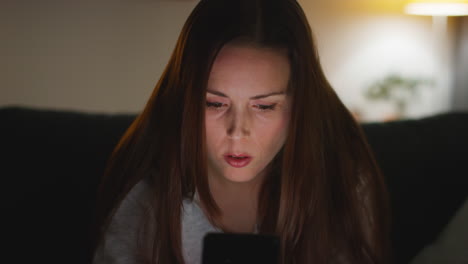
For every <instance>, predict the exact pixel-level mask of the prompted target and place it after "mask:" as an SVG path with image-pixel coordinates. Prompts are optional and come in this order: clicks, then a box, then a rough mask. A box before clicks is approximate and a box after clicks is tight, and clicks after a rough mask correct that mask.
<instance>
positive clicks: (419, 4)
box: [405, 0, 468, 16]
mask: <svg viewBox="0 0 468 264" xmlns="http://www.w3.org/2000/svg"><path fill="white" fill-rule="evenodd" d="M405 12H406V13H407V14H411V15H422V16H466V15H468V1H467V0H446V1H444V0H411V1H408V3H407V4H406V6H405Z"/></svg>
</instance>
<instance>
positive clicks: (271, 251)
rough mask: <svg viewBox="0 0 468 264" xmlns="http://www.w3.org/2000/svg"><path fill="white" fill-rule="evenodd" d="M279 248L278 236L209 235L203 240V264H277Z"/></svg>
mask: <svg viewBox="0 0 468 264" xmlns="http://www.w3.org/2000/svg"><path fill="white" fill-rule="evenodd" d="M279 246H280V241H279V238H278V237H277V236H269V235H258V234H228V233H209V234H207V235H205V238H204V239H203V252H202V264H250V263H255V264H259V263H271V264H277V263H278V262H279V261H278V260H279V250H280V247H279Z"/></svg>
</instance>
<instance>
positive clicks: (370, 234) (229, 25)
mask: <svg viewBox="0 0 468 264" xmlns="http://www.w3.org/2000/svg"><path fill="white" fill-rule="evenodd" d="M238 39H242V40H243V41H244V42H248V43H250V44H252V45H255V46H258V47H270V48H286V49H287V50H288V56H289V60H290V65H291V76H290V93H291V95H292V111H291V119H290V120H291V121H290V125H289V131H288V137H287V139H286V142H285V145H284V146H283V148H282V149H281V150H280V151H279V153H278V154H277V155H276V156H275V158H274V160H273V161H272V163H271V164H270V165H271V168H272V169H271V170H270V174H269V175H268V177H266V180H265V181H264V182H263V185H262V187H261V191H260V193H259V205H258V208H259V209H258V217H259V219H258V228H259V232H260V233H263V234H275V235H278V236H279V237H280V239H281V242H282V243H281V245H282V251H281V256H282V258H281V263H328V262H329V261H330V260H331V259H332V258H334V257H337V256H339V257H342V258H346V259H347V260H348V261H349V263H386V262H387V260H388V257H389V250H388V249H389V241H388V232H389V231H388V227H389V223H388V222H387V221H388V218H389V217H388V204H387V203H388V199H387V193H386V189H385V185H384V179H383V176H382V174H381V172H380V170H379V168H378V166H377V164H376V162H375V160H374V158H373V155H372V153H371V150H370V148H369V146H368V143H367V141H366V139H365V137H364V134H363V132H362V130H361V128H360V126H359V124H357V123H356V121H355V120H354V119H353V117H352V116H351V114H350V113H349V111H348V110H347V109H346V107H345V106H344V105H343V104H342V102H341V101H340V100H339V98H338V96H337V95H336V93H335V92H334V90H333V89H332V87H331V86H330V84H329V83H328V81H327V80H326V78H325V76H324V73H323V71H322V69H321V66H320V62H319V57H318V55H317V51H316V49H315V47H314V42H313V39H312V33H311V30H310V27H309V25H308V22H307V19H306V17H305V15H304V13H303V11H302V9H301V7H300V6H299V4H298V3H297V2H296V1H294V0H201V1H200V2H199V4H198V5H197V6H196V7H195V9H194V10H193V12H192V13H191V15H190V16H189V18H188V19H187V21H186V23H185V25H184V27H183V29H182V32H181V34H180V37H179V39H178V42H177V44H176V47H175V50H174V52H173V54H172V57H171V59H170V61H169V63H168V65H167V67H166V69H165V71H164V73H163V74H162V76H161V78H160V80H159V82H158V84H157V85H156V87H155V89H154V91H153V94H152V95H151V97H150V99H149V101H148V102H147V104H146V107H145V108H144V110H143V111H142V113H141V114H140V115H139V116H138V117H137V118H136V119H135V121H134V122H133V123H132V124H131V126H130V127H129V128H128V130H127V131H126V133H125V134H124V136H123V137H122V138H121V140H120V142H119V143H118V145H117V146H116V148H115V150H114V152H113V153H112V155H111V157H110V159H109V163H108V166H107V169H106V172H105V175H104V177H103V180H102V183H101V187H100V191H99V200H98V215H97V227H98V229H97V231H96V244H95V246H96V245H98V243H99V241H101V240H102V239H103V236H104V234H105V230H106V228H107V227H108V225H109V223H110V220H111V219H112V217H113V214H114V212H115V210H116V208H117V207H118V206H119V204H120V203H121V201H122V200H123V198H124V197H125V196H126V194H127V193H128V192H129V190H130V189H131V188H132V187H133V186H134V185H135V184H136V183H137V182H139V181H140V180H142V179H143V178H144V177H148V179H149V180H150V182H151V186H152V187H151V188H152V192H153V193H152V197H151V204H152V205H153V206H152V209H151V211H149V214H148V219H149V218H151V217H152V218H153V219H155V221H146V222H145V225H144V226H145V230H147V231H148V230H151V232H142V233H141V234H145V236H146V237H145V239H142V241H146V244H145V247H141V248H142V256H143V257H144V262H145V263H164V264H165V263H184V260H183V257H182V246H181V225H180V222H181V221H180V220H181V211H180V208H181V206H182V201H183V200H184V199H187V198H188V199H193V196H194V193H195V190H196V191H197V193H199V197H200V200H201V202H202V203H203V205H204V207H205V209H206V212H207V217H208V218H209V219H210V221H212V223H217V221H218V220H219V217H220V210H219V208H218V206H217V205H216V202H215V201H214V199H213V197H212V196H211V193H210V189H209V187H208V180H207V162H206V147H205V131H204V115H205V94H206V90H205V89H206V84H207V81H208V77H209V73H210V70H211V66H212V64H213V61H214V59H215V57H216V55H217V53H218V52H219V50H220V49H221V48H222V47H223V45H225V44H226V43H228V42H230V41H233V40H238Z"/></svg>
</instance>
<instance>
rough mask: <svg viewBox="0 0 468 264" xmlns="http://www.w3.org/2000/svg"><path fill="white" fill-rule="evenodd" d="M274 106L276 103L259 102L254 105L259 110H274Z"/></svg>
mask: <svg viewBox="0 0 468 264" xmlns="http://www.w3.org/2000/svg"><path fill="white" fill-rule="evenodd" d="M275 106H276V104H271V105H261V104H258V105H254V107H255V108H258V109H259V110H261V111H268V110H274V109H275Z"/></svg>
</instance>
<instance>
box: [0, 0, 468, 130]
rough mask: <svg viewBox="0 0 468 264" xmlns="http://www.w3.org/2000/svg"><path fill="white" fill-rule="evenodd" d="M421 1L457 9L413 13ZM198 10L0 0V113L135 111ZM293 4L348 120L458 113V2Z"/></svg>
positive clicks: (461, 101)
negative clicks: (12, 109)
mask: <svg viewBox="0 0 468 264" xmlns="http://www.w3.org/2000/svg"><path fill="white" fill-rule="evenodd" d="M421 2H431V4H438V3H435V2H455V3H456V4H457V5H452V6H451V7H452V10H450V9H449V10H447V11H446V12H445V9H443V8H441V7H440V6H437V7H436V9H434V10H432V9H430V8H428V7H427V6H425V7H424V6H422V7H423V9H419V10H418V9H417V8H416V9H414V7H415V6H414V5H415V4H419V5H423V4H425V3H421ZM197 3H198V0H165V1H163V0H115V1H109V0H94V1H87V0H82V1H76V0H60V1H59V0H41V1H35V0H2V1H1V2H0V38H1V41H0V58H1V59H0V107H5V106H13V105H15V106H29V107H37V108H48V109H51V108H52V109H62V110H76V111H82V112H102V113H135V112H139V111H141V110H142V108H143V107H144V105H145V104H146V101H147V99H148V98H149V96H150V94H151V92H152V90H153V88H154V86H155V84H156V83H157V81H158V79H159V77H160V75H161V73H162V71H163V69H164V67H165V65H166V64H167V62H168V60H169V57H170V55H171V52H172V50H173V47H174V45H175V42H176V40H177V37H178V34H179V32H180V30H181V28H182V26H183V23H184V22H185V20H186V18H187V17H188V15H189V13H190V12H191V10H192V9H193V8H194V6H195V5H196V4H197ZM299 3H300V4H301V6H302V7H303V9H304V11H305V13H306V15H307V17H308V19H309V22H310V25H311V27H312V30H313V33H314V36H315V39H316V44H317V46H318V50H319V54H320V56H321V62H322V66H323V68H324V70H325V74H326V75H327V77H328V79H329V81H330V83H331V84H332V86H333V87H334V88H335V90H336V91H337V93H338V95H339V96H340V98H341V99H342V101H343V102H344V103H345V104H346V105H347V106H348V108H349V109H350V110H351V111H352V112H353V113H354V115H355V116H356V118H357V119H358V120H360V121H362V122H373V121H388V120H395V119H404V118H419V117H424V116H429V115H433V114H436V113H441V112H448V111H459V110H468V70H467V69H468V17H467V16H463V15H464V14H468V11H466V10H465V8H466V6H464V4H465V5H466V4H468V1H460V0H455V1H434V0H428V1H420V0H416V1H406V0H321V1H316V0H299ZM411 5H413V6H411ZM411 7H413V9H411ZM416 7H417V6H416ZM419 7H421V6H419ZM421 10H422V11H421ZM455 15H456V16H455Z"/></svg>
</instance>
